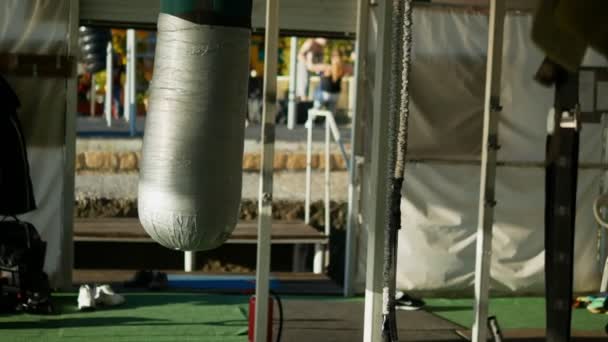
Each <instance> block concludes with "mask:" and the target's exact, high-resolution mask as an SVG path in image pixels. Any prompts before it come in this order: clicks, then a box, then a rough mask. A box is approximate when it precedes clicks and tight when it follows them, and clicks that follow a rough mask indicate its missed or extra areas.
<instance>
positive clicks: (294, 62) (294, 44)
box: [287, 36, 298, 129]
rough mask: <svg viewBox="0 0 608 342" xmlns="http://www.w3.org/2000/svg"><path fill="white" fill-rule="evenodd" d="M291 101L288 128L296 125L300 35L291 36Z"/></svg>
mask: <svg viewBox="0 0 608 342" xmlns="http://www.w3.org/2000/svg"><path fill="white" fill-rule="evenodd" d="M289 57H290V58H289V103H288V106H287V128H288V129H294V128H295V127H296V84H297V75H298V37H295V36H294V37H291V49H290V56H289Z"/></svg>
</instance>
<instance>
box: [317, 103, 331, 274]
mask: <svg viewBox="0 0 608 342" xmlns="http://www.w3.org/2000/svg"><path fill="white" fill-rule="evenodd" d="M329 120H330V119H329V115H325V196H324V197H325V199H324V214H325V236H329V234H330V232H331V208H330V206H331V203H330V197H331V189H330V186H331V179H330V177H331V154H330V144H331V134H330V133H331V131H330V123H329V122H330V121H329ZM325 254H326V245H321V244H317V245H315V257H314V264H313V265H314V267H313V272H314V273H316V274H321V273H323V269H324V267H325V263H326V255H325Z"/></svg>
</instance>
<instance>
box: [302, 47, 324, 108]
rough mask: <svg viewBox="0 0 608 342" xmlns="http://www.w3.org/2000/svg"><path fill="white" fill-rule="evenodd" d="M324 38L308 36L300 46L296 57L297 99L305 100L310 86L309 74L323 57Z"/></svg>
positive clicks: (321, 61)
mask: <svg viewBox="0 0 608 342" xmlns="http://www.w3.org/2000/svg"><path fill="white" fill-rule="evenodd" d="M326 45H327V39H325V38H309V39H306V40H305V41H304V44H302V46H301V47H300V50H299V52H298V58H297V61H298V63H297V77H296V78H297V84H296V97H297V98H298V100H301V101H307V100H308V91H309V87H310V76H311V74H312V73H313V72H314V69H315V68H316V67H317V66H318V65H320V64H322V63H323V62H324V59H325V52H324V51H325V46H326Z"/></svg>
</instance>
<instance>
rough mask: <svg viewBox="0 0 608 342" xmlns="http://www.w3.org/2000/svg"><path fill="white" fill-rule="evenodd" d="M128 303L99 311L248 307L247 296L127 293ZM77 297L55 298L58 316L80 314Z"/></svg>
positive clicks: (54, 302)
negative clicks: (183, 305)
mask: <svg viewBox="0 0 608 342" xmlns="http://www.w3.org/2000/svg"><path fill="white" fill-rule="evenodd" d="M123 295H124V296H125V299H126V302H125V304H123V305H120V306H113V307H108V308H106V307H103V306H100V307H98V308H97V309H98V310H100V311H106V310H108V311H110V310H111V311H119V310H132V309H135V308H144V307H159V306H164V305H171V304H190V305H196V306H205V305H246V304H247V302H248V299H249V298H248V297H247V296H236V295H208V294H201V295H187V294H180V293H167V292H159V293H149V292H148V293H126V294H123ZM76 298H77V297H76V295H74V296H60V297H53V299H52V301H53V305H54V306H55V308H56V309H57V313H58V314H63V315H69V314H74V313H80V311H78V310H77V308H76V303H77V300H76Z"/></svg>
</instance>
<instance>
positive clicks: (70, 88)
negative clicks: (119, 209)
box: [56, 1, 80, 290]
mask: <svg viewBox="0 0 608 342" xmlns="http://www.w3.org/2000/svg"><path fill="white" fill-rule="evenodd" d="M79 3H80V2H79V1H70V2H69V24H68V30H69V31H68V37H67V38H68V39H67V44H66V45H67V54H68V55H69V56H74V55H76V53H77V52H76V51H77V50H78V26H79V24H80V20H79V16H78V13H79V6H80V5H79ZM72 71H73V72H72V75H73V76H71V77H70V78H68V79H67V81H66V90H67V91H66V108H65V149H64V153H63V158H64V160H63V163H64V167H63V196H62V197H63V199H62V200H63V205H62V210H63V234H62V241H61V252H62V257H61V268H60V272H58V273H59V276H58V279H57V284H56V285H57V287H58V288H60V289H64V290H68V289H71V288H72V270H73V269H74V234H73V233H74V179H75V177H74V174H75V159H76V113H77V112H78V108H77V107H78V99H77V94H78V91H77V84H78V81H77V78H76V74H77V73H76V65H75V64H74V65H73V66H72Z"/></svg>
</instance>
